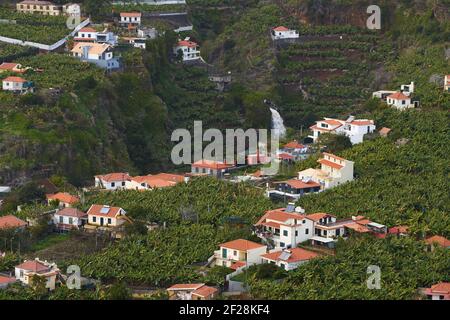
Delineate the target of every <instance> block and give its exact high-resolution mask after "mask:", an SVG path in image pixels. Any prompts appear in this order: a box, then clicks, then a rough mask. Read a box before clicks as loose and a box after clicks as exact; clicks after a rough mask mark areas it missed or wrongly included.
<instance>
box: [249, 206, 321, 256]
mask: <svg viewBox="0 0 450 320" xmlns="http://www.w3.org/2000/svg"><path fill="white" fill-rule="evenodd" d="M254 227H255V233H256V235H257V236H258V237H259V238H261V240H262V241H263V242H264V243H267V244H268V246H269V247H273V248H276V249H280V248H295V247H296V246H297V245H298V244H299V243H302V242H305V241H307V240H309V239H310V238H311V236H312V234H313V232H314V221H313V220H311V219H309V218H308V217H307V216H305V214H304V210H302V209H301V208H295V206H294V205H293V204H289V205H288V206H287V208H280V209H276V210H270V211H267V212H266V213H265V214H264V215H263V216H262V217H261V219H259V221H258V222H257V223H256V224H255V226H254Z"/></svg>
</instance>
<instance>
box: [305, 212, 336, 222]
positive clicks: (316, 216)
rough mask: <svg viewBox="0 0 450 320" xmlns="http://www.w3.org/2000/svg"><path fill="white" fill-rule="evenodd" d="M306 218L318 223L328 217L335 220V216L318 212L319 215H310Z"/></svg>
mask: <svg viewBox="0 0 450 320" xmlns="http://www.w3.org/2000/svg"><path fill="white" fill-rule="evenodd" d="M306 217H307V218H308V219H310V220H313V221H315V222H317V221H319V220H320V219H322V218H326V217H333V218H334V217H335V216H333V215H331V214H328V213H323V212H317V213H311V214H308V215H307V216H306Z"/></svg>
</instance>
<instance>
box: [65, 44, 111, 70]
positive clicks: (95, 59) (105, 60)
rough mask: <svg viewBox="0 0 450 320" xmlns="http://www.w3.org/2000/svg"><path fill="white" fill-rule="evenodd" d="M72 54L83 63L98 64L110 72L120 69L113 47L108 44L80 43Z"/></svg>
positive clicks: (75, 46)
mask: <svg viewBox="0 0 450 320" xmlns="http://www.w3.org/2000/svg"><path fill="white" fill-rule="evenodd" d="M71 53H72V56H74V57H76V58H78V59H80V60H81V61H84V62H89V63H93V64H96V65H97V66H98V67H100V68H102V69H106V70H108V71H110V70H114V69H118V68H120V62H119V60H118V59H117V58H115V57H114V52H113V47H112V46H111V45H110V44H107V43H95V42H94V43H91V42H78V43H75V45H74V47H73V49H72V50H71Z"/></svg>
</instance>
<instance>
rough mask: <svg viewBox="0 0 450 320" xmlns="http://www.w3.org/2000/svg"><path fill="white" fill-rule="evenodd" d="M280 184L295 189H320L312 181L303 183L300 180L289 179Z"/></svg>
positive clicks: (317, 184)
mask: <svg viewBox="0 0 450 320" xmlns="http://www.w3.org/2000/svg"><path fill="white" fill-rule="evenodd" d="M282 183H286V184H288V185H290V186H291V187H292V188H295V189H307V188H317V187H320V184H319V183H317V182H314V181H309V182H307V183H306V182H303V181H302V180H297V179H291V180H287V181H284V182H282Z"/></svg>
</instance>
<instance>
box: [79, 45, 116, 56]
mask: <svg viewBox="0 0 450 320" xmlns="http://www.w3.org/2000/svg"><path fill="white" fill-rule="evenodd" d="M84 47H88V48H89V50H88V51H89V53H90V54H96V55H101V54H103V53H104V52H105V51H107V50H109V49H111V48H112V46H111V45H109V44H107V43H92V42H78V43H75V44H74V46H73V49H72V50H71V52H75V53H79V54H81V53H83V48H84Z"/></svg>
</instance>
